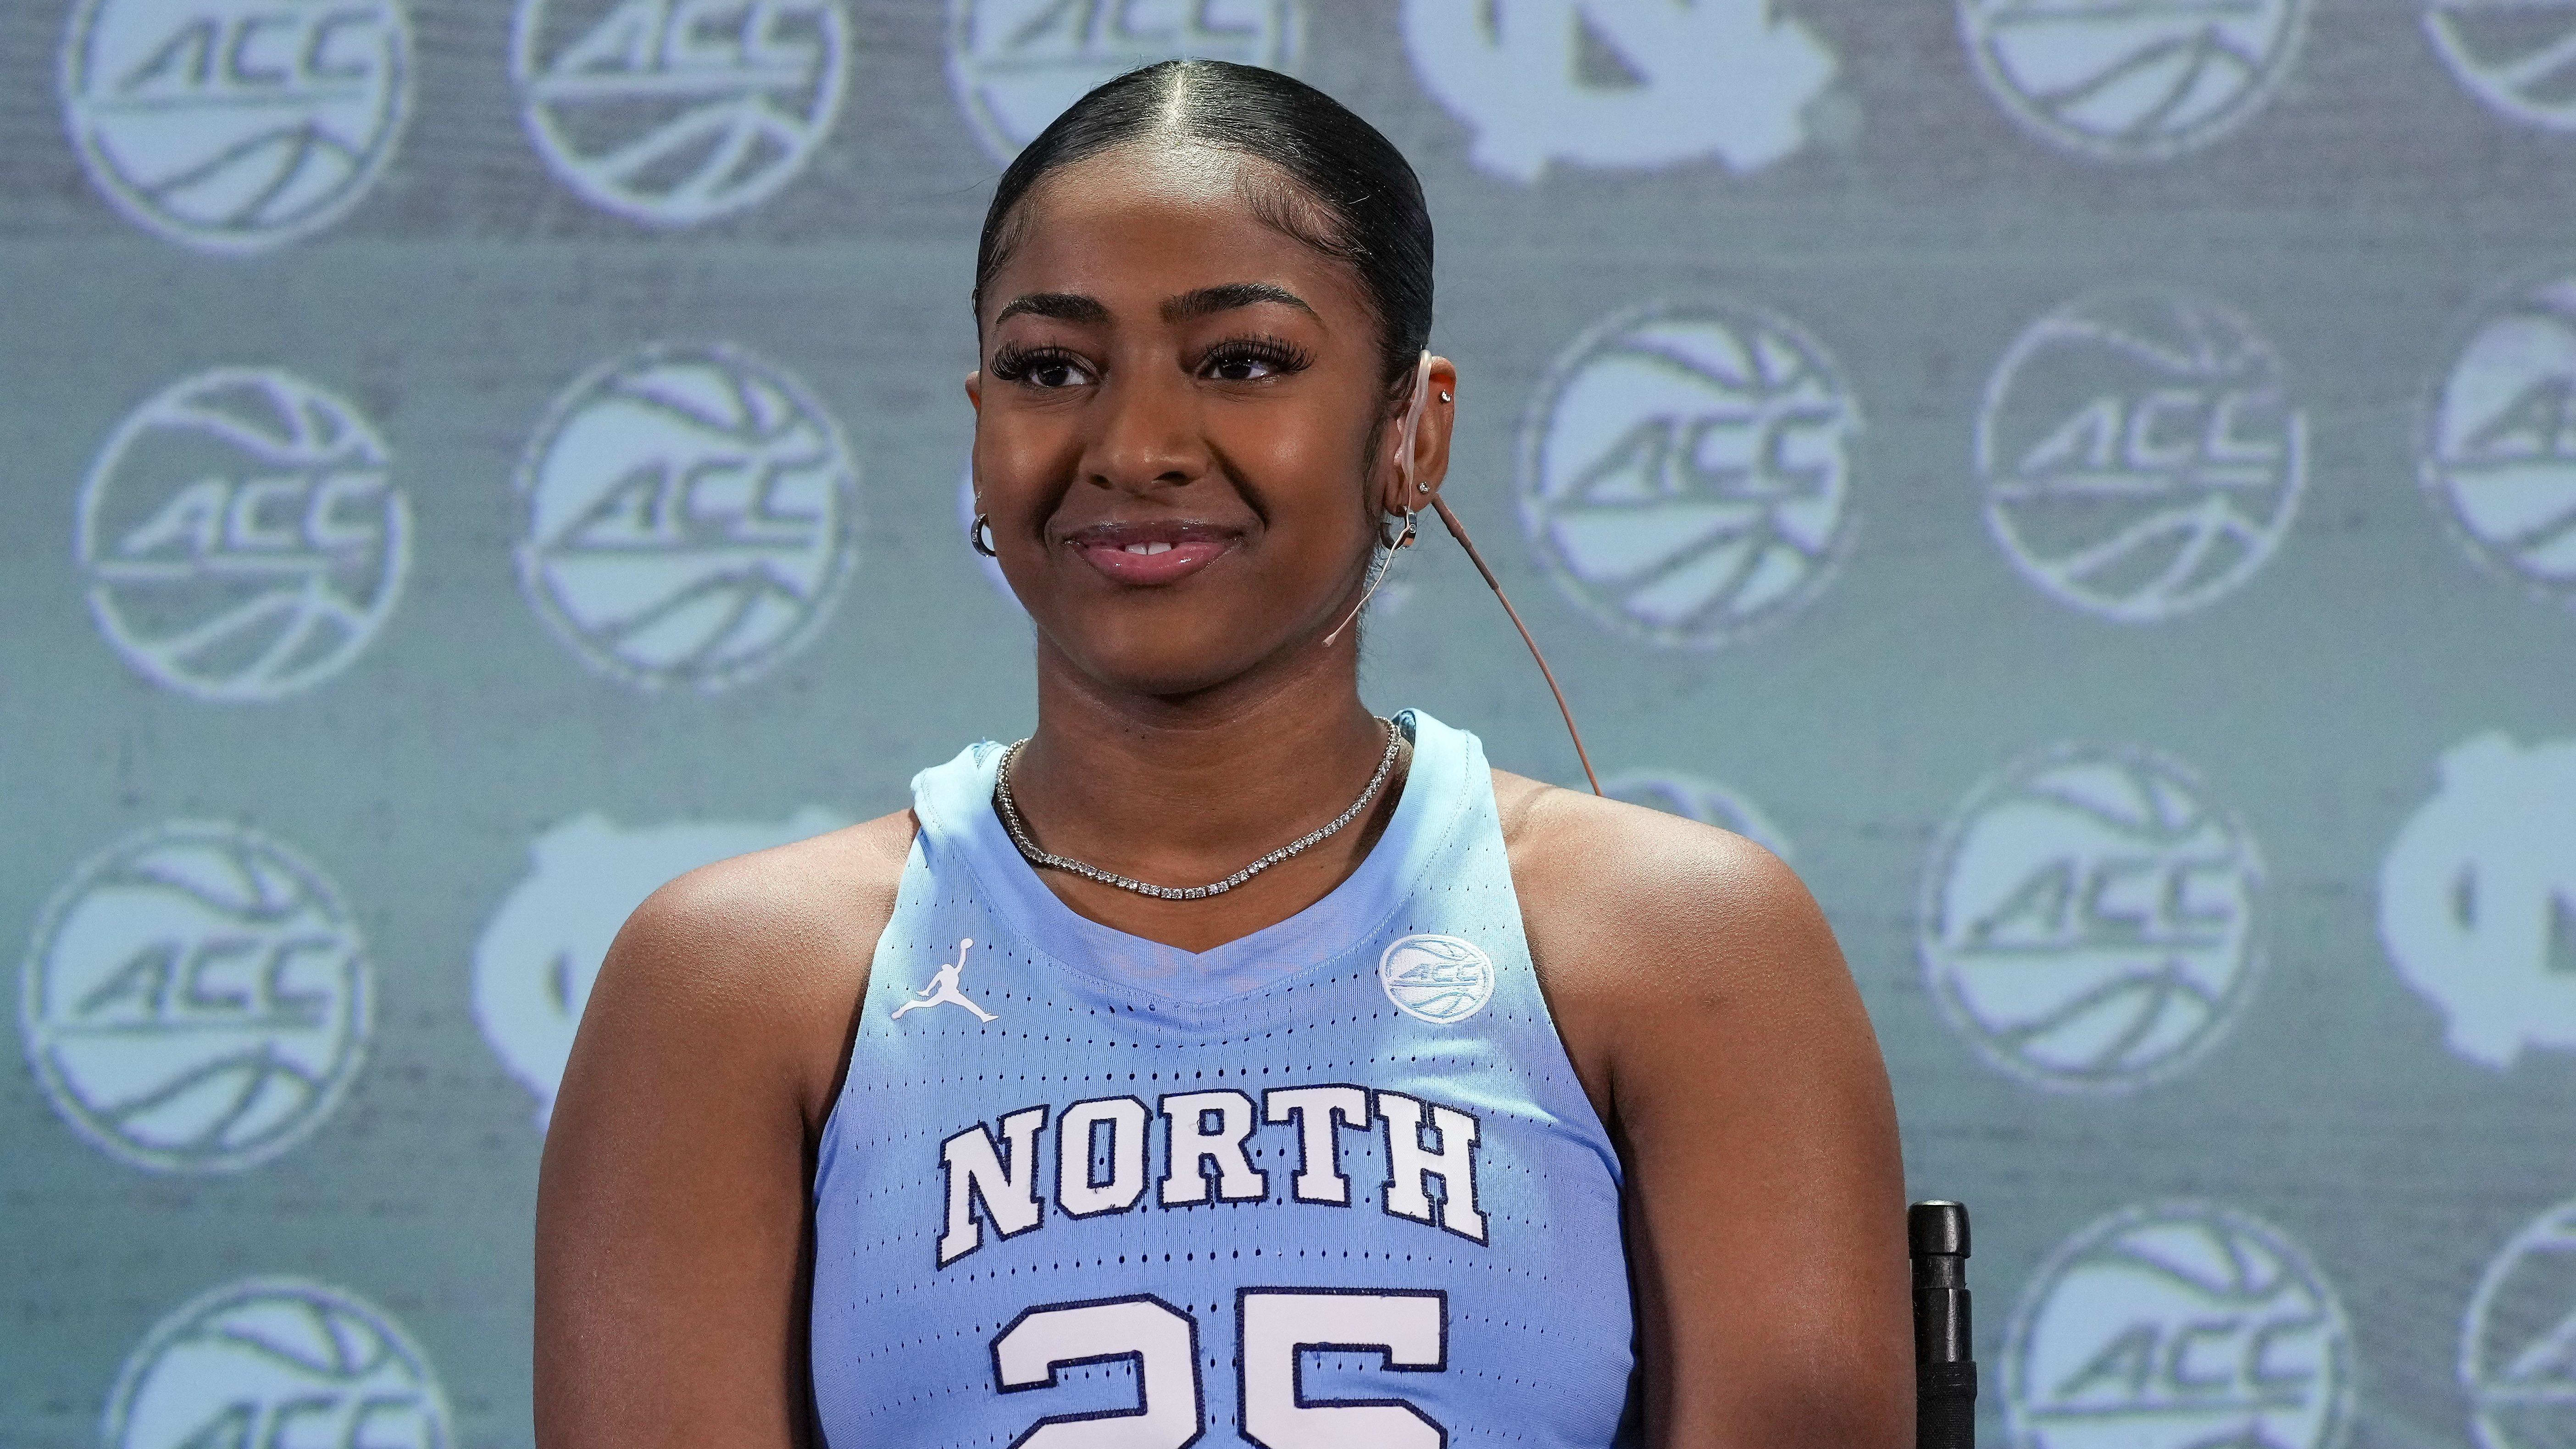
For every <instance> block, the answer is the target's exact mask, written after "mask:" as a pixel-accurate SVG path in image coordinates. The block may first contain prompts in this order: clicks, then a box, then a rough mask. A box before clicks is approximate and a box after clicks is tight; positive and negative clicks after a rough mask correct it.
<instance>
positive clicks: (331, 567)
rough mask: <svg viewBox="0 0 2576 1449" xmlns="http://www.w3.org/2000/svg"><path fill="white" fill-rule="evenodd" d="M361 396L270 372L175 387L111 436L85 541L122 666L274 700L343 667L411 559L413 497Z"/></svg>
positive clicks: (217, 374)
mask: <svg viewBox="0 0 2576 1449" xmlns="http://www.w3.org/2000/svg"><path fill="white" fill-rule="evenodd" d="M392 469H393V460H392V454H391V453H390V451H389V450H388V449H387V448H386V447H385V442H384V439H382V438H381V437H378V436H377V434H376V431H375V429H374V428H373V427H372V426H370V425H369V424H368V422H367V420H366V419H365V418H364V417H363V416H361V415H360V414H359V412H358V410H357V409H356V408H354V407H352V406H350V405H349V404H348V403H346V402H344V401H342V400H340V399H339V398H337V397H334V396H332V395H331V394H330V393H328V392H325V391H323V390H322V389H321V388H318V387H316V386H314V385H313V384H311V383H309V382H305V381H304V380H302V379H300V378H297V377H293V376H290V375H289V374H286V373H283V372H278V371H274V370H268V369H252V368H236V367H225V368H217V369H215V370H214V371H212V372H204V373H199V374H198V375H197V376H195V377H191V378H188V379H187V380H185V381H183V382H179V383H175V384H173V385H171V386H170V387H169V388H167V389H165V390H163V391H162V392H161V393H160V394H158V395H157V396H155V397H153V398H152V399H151V400H149V401H147V402H146V403H144V404H143V405H142V406H141V407H139V408H136V409H135V410H134V411H133V412H132V413H131V414H129V415H128V416H127V417H126V419H125V420H124V421H123V422H121V423H119V424H118V425H117V427H116V431H115V432H114V433H112V434H110V435H109V436H108V440H107V443H106V446H104V447H102V448H101V449H100V450H99V455H98V460H97V462H95V463H93V464H92V465H91V466H90V471H89V477H88V478H87V479H86V480H84V481H83V483H82V484H81V493H80V512H79V519H78V523H77V525H76V527H75V530H74V534H73V542H72V550H73V554H74V556H75V558H76V560H77V562H78V563H79V565H80V568H81V571H82V573H83V574H84V575H86V576H87V578H88V580H89V605H90V615H91V617H92V618H93V619H95V620H96V621H97V622H98V627H99V632H100V633H101V634H103V635H105V636H106V638H107V641H108V642H109V643H110V644H112V645H114V646H115V648H116V652H117V653H118V654H120V655H122V656H124V658H125V662H126V663H128V664H130V665H132V666H133V667H134V668H135V670H136V671H137V672H139V673H141V674H142V675H143V676H144V677H146V678H148V679H150V680H152V681H153V682H154V683H156V684H160V685H163V686H165V687H167V688H170V689H174V690H177V691H178V692H180V693H182V694H186V695H192V696H194V697H196V698H198V699H204V700H221V701H227V702H230V701H244V700H271V699H278V698H282V697H284V696H286V695H290V694H294V693H296V692H298V691H300V690H305V689H310V688H312V687H313V686H315V685H317V684H320V683H321V682H322V681H324V680H326V679H329V678H330V677H331V676H333V675H335V674H337V673H339V672H340V671H341V670H343V669H346V668H347V667H348V666H349V665H350V663H351V662H352V661H354V660H355V659H356V658H357V657H358V655H359V654H360V652H362V651H363V650H364V649H365V648H366V647H367V643H368V641H369V640H371V639H373V638H374V637H375V636H376V633H377V631H378V630H380V629H382V628H383V627H384V624H385V621H386V620H387V619H388V618H390V617H391V616H392V614H393V611H394V605H395V603H396V602H397V601H399V600H400V599H401V597H402V587H403V580H404V577H405V575H406V574H408V572H409V571H410V567H411V508H410V505H409V503H408V502H406V501H405V499H404V497H403V494H402V492H401V490H399V489H397V488H395V487H394V484H393V471H392Z"/></svg>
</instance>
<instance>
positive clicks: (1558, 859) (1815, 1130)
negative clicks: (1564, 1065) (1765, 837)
mask: <svg viewBox="0 0 2576 1449" xmlns="http://www.w3.org/2000/svg"><path fill="white" fill-rule="evenodd" d="M1496 783H1497V786H1498V790H1499V791H1500V793H1501V800H1502V803H1503V806H1504V822H1505V834H1506V839H1507V841H1509V842H1510V846H1511V853H1512V865H1513V881H1514V885H1515V887H1516V888H1517V889H1518V891H1519V893H1520V896H1521V905H1522V912H1523V915H1524V917H1525V918H1526V920H1527V921H1528V924H1529V934H1530V945H1531V952H1532V954H1533V956H1534V957H1535V958H1536V959H1537V961H1538V963H1539V970H1540V978H1541V981H1542V983H1543V985H1544V986H1545V987H1546V990H1547V994H1548V1000H1549V1003H1550V1006H1551V1008H1552V1009H1553V1010H1554V1012H1555V1013H1556V1016H1557V1020H1558V1025H1559V1029H1560V1031H1562V1033H1563V1034H1564V1036H1565V1039H1566V1043H1567V1047H1568V1049H1569V1051H1570V1052H1571V1054H1572V1055H1573V1057H1574V1061H1575V1065H1576V1069H1577V1071H1578V1074H1579V1075H1581V1076H1582V1077H1583V1078H1584V1082H1585V1086H1586V1089H1587V1090H1588V1091H1589V1092H1591V1094H1592V1096H1593V1099H1594V1102H1595V1104H1596V1105H1600V1106H1603V1107H1604V1108H1605V1109H1606V1110H1605V1111H1604V1113H1603V1116H1604V1118H1605V1120H1607V1121H1608V1122H1609V1123H1610V1124H1611V1130H1612V1133H1613V1135H1614V1137H1615V1138H1616V1139H1617V1143H1618V1147H1619V1152H1620V1156H1621V1159H1622V1161H1623V1162H1624V1163H1625V1165H1626V1169H1627V1174H1628V1191H1627V1215H1628V1247H1629V1255H1630V1262H1631V1264H1632V1271H1633V1278H1634V1281H1635V1284H1636V1292H1637V1308H1638V1320H1639V1327H1640V1338H1641V1341H1640V1352H1641V1354H1642V1356H1643V1361H1644V1368H1645V1386H1646V1404H1645V1409H1646V1426H1647V1431H1648V1441H1649V1442H1650V1443H1653V1444H1657V1445H1675V1446H1679V1445H1688V1446H1692V1449H1733V1446H1743V1449H1800V1446H1813V1449H1904V1446H1909V1445H1911V1444H1912V1443H1913V1431H1912V1427H1911V1426H1912V1424H1913V1413H1914V1403H1913V1340H1912V1329H1911V1324H1912V1319H1911V1315H1910V1311H1909V1290H1908V1280H1907V1273H1906V1257H1905V1201H1904V1197H1905V1180H1904V1167H1903V1163H1902V1161H1901V1159H1900V1154H1899V1149H1898V1145H1897V1134H1896V1112H1895V1107H1894V1104H1893V1102H1892V1101H1891V1099H1890V1097H1889V1094H1888V1086H1887V1072H1886V1068H1885V1065H1884V1064H1883V1063H1882V1061H1881V1060H1880V1057H1879V1052H1878V1042H1877V1038H1876V1037H1875V1035H1874V1034H1873V1033H1872V1032H1871V1029H1870V1024H1869V1018H1868V1016H1867V1014H1866V1013H1865V1012H1864V1011H1863V1010H1862V1007H1861V1001H1860V993H1859V991H1858V989H1857V988H1856V987H1855V986H1854V985H1853V983H1852V979H1851V973H1850V972H1849V971H1848V970H1847V969H1845V967H1844V965H1843V960H1842V954H1841V952H1840V951H1839V950H1838V949H1837V948H1836V946H1835V944H1834V939H1833V933H1832V931H1831V930H1830V929H1829V928H1828V927H1827V926H1826V924H1825V920H1824V916H1823V914H1822V913H1821V912H1820V911H1818V910H1817V908H1816V904H1815V902H1814V900H1813V899H1812V898H1811V897H1810V896H1809V895H1808V894H1807V891H1806V888H1805V887H1804V886H1802V885H1801V884H1800V883H1799V882H1798V879H1797V877H1796V876H1794V875H1792V874H1791V873H1790V872H1789V869H1788V868H1787V867H1786V866H1784V865H1782V864H1781V863H1780V862H1779V860H1778V859H1777V858H1775V857H1774V856H1772V855H1771V853H1770V852H1768V851H1766V850H1764V849H1762V848H1761V847H1760V846H1757V845H1754V844H1752V843H1751V842H1749V841H1746V840H1743V839H1741V838H1740V837H1737V836H1734V835H1730V834H1728V833H1726V832H1724V831H1720V830H1714V829H1711V828H1709V827H1707V826H1704V825H1699V824H1696V823H1694V822H1691V821H1687V820H1681V819H1677V818H1674V817H1671V816H1667V815H1661V814H1658V813H1656V812H1653V811H1649V810H1643V809H1639V808H1636V807H1634V806H1628V805H1622V804H1619V803H1617V802H1615V801H1600V800H1595V799H1592V798H1591V797H1588V796H1581V795H1575V794H1572V793H1570V792H1567V791H1563V790H1555V789H1550V788H1547V787H1543V786H1537V785H1535V784H1533V783H1532V782H1529V781H1524V780H1518V779H1517V778H1515V777H1510V776H1498V777H1497V782H1496Z"/></svg>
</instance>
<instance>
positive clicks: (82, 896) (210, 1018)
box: [18, 821, 374, 1172]
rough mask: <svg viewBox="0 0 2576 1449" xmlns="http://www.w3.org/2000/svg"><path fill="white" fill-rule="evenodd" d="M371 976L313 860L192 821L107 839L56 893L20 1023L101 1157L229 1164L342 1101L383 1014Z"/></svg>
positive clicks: (306, 1129)
mask: <svg viewBox="0 0 2576 1449" xmlns="http://www.w3.org/2000/svg"><path fill="white" fill-rule="evenodd" d="M370 974H371V973H370V971H369V969H368V965H367V957H366V950H365V946H364V944H363V943H362V942H361V941H360V940H359V937H358V928H357V925H356V923H355V922H354V921H353V920H352V919H351V918H350V915H349V909H348V907H347V906H346V905H345V904H343V903H342V901H341V899H340V893H339V891H338V890H337V889H336V888H335V887H333V886H332V884H331V882H330V881H328V880H327V879H325V878H324V877H323V875H322V873H321V872H320V871H319V870H316V869H315V868H314V867H313V866H312V865H311V864H310V863H309V862H307V861H305V860H304V859H303V858H302V857H301V856H298V855H296V854H295V853H294V852H292V851H289V850H288V849H287V848H286V847H284V846H282V845H279V844H278V843H277V842H275V841H273V840H269V839H267V838H266V837H264V836H261V835H259V834H257V833H255V832H253V831H250V830H246V829H243V828H241V827H239V826H232V825H219V824H205V823H199V822H192V821H182V822H176V823H173V824H169V825H163V826H160V827H158V828H156V829H152V830H147V831H144V832H142V833H140V834H137V835H132V836H129V837H127V838H126V839H124V840H121V841H119V842H117V843H116V844H115V845H112V846H110V847H108V848H107V849H106V850H104V851H102V852H100V853H99V854H98V855H96V856H94V857H92V858H91V859H90V860H88V861H86V862H84V863H83V864H82V865H81V866H80V868H79V869H78V870H76V871H74V872H73V873H72V878H71V880H70V881H69V882H68V883H67V884H65V885H64V886H63V888H62V889H61V890H59V891H57V892H56V893H55V895H54V898H53V899H52V900H51V901H50V902H48V903H47V904H46V906H45V910H44V914H43V916H42V917H41V918H40V920H39V922H38V924H37V927H36V936H35V941H34V943H33V945H32V946H31V947H30V949H29V951H28V954H27V963H26V967H25V970H24V974H23V976H22V978H21V981H20V989H19V997H18V1024H19V1029H20V1031H21V1032H22V1033H23V1035H24V1038H25V1041H26V1048H27V1061H28V1065H30V1066H31V1067H33V1068H34V1069H35V1074H36V1079H37V1080H38V1081H40V1082H42V1083H43V1084H44V1087H45V1092H46V1094H47V1095H48V1096H50V1097H51V1098H52V1099H53V1103H54V1110H55V1111H57V1112H59V1113H61V1114H62V1117H63V1120H64V1121H66V1122H68V1123H70V1124H71V1125H72V1127H73V1128H74V1129H76V1130H77V1131H79V1133H80V1134H81V1135H82V1136H83V1137H86V1138H88V1139H89V1140H90V1142H91V1143H93V1144H95V1145H96V1146H97V1147H99V1148H100V1149H101V1150H103V1151H105V1152H106V1153H107V1154H108V1155H110V1156H112V1157H115V1158H118V1159H120V1160H122V1161H125V1162H128V1163H132V1164H133V1165H135V1166H137V1167H143V1168H149V1169H152V1170H154V1171H159V1172H222V1171H231V1170H235V1169H239V1168H244V1167H249V1166H252V1165H254V1164H256V1163H260V1162H265V1161H267V1160H268V1159H270V1158H272V1157H275V1156H276V1155H278V1154H279V1153H281V1152H284V1151H286V1150H287V1149H288V1148H290V1147H293V1146H294V1145H295V1144H296V1143H298V1142H301V1141H303V1140H304V1139H305V1138H306V1137H308V1136H310V1135H311V1134H312V1133H313V1131H314V1129H315V1128H317V1127H319V1126H321V1125H322V1123H323V1122H324V1121H325V1120H327V1119H328V1118H329V1117H330V1115H331V1113H332V1110H333V1109H334V1108H336V1107H337V1106H338V1105H339V1102H340V1098H341V1096H342V1094H343V1093H345V1092H346V1091H347V1090H348V1087H349V1083H350V1082H351V1081H352V1080H353V1079H354V1078H355V1077H356V1076H357V1074H358V1068H359V1064H360V1063H361V1061H362V1060H363V1059H364V1057H365V1055H366V1046H367V1037H368V1033H369V1031H370V1030H371V1028H372V1026H373V1024H374V1015H373V1005H372V993H371V991H370Z"/></svg>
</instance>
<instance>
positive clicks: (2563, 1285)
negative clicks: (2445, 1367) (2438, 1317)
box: [2460, 1202, 2576, 1449]
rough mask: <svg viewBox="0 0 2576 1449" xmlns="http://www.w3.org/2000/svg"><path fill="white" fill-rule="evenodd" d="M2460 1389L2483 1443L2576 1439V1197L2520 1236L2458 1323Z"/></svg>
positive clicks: (2515, 1446)
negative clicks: (2468, 1404)
mask: <svg viewBox="0 0 2576 1449" xmlns="http://www.w3.org/2000/svg"><path fill="white" fill-rule="evenodd" d="M2460 1389H2461V1392H2463V1393H2465V1394H2466V1395H2467V1396H2468V1400H2469V1403H2470V1406H2471V1410H2472V1414H2473V1417H2472V1419H2471V1420H2470V1422H2471V1424H2472V1425H2473V1426H2474V1427H2475V1429H2476V1430H2477V1436H2478V1443H2479V1445H2480V1446H2481V1449H2555V1446H2558V1445H2563V1444H2566V1443H2568V1442H2569V1441H2570V1439H2571V1437H2576V1202H2569V1203H2561V1204H2559V1205H2558V1206H2557V1207H2554V1208H2551V1209H2550V1210H2549V1211H2547V1212H2545V1213H2542V1214H2541V1215H2540V1216H2539V1217H2538V1218H2536V1219H2534V1220H2533V1221H2532V1222H2531V1223H2529V1224H2528V1225H2526V1226H2525V1227H2524V1228H2523V1230H2522V1231H2521V1232H2519V1233H2516V1234H2514V1236H2513V1241H2512V1242H2509V1243H2507V1244H2505V1247H2504V1251H2503V1252H2501V1253H2498V1254H2497V1255H2496V1259H2495V1261H2494V1262H2492V1263H2490V1264H2488V1265H2487V1270H2486V1273H2485V1274H2484V1275H2483V1276H2481V1277H2480V1278H2479V1279H2478V1287H2477V1291H2476V1292H2475V1293H2473V1294H2471V1295H2470V1297H2469V1312H2468V1316H2467V1317H2466V1318H2465V1319H2463V1320H2462V1322H2461V1324H2460Z"/></svg>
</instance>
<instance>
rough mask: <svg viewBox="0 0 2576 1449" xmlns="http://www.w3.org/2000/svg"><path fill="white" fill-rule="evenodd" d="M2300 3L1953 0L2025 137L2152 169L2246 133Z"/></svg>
mask: <svg viewBox="0 0 2576 1449" xmlns="http://www.w3.org/2000/svg"><path fill="white" fill-rule="evenodd" d="M2307 10H2308V4H2307V0H2235V3H2230V4H2224V5H2212V4H2209V3H2207V0H1959V33H1960V37H1961V39H1962V40H1963V41H1964V42H1965V43H1966V45H1967V48H1968V55H1969V57H1970V59H1971V60H1973V61H1974V62H1975V65H1976V72H1977V79H1978V80H1980V81H1982V82H1983V83H1984V84H1985V87H1986V92H1987V94H1989V95H1991V96H1993V97H1994V99H1995V101H1996V103H1997V104H1998V105H2001V106H2002V107H2003V109H2004V113H2005V114H2006V115H2008V116H2010V117H2012V118H2013V120H2014V121H2015V122H2017V123H2019V124H2020V125H2021V127H2022V129H2024V130H2026V131H2029V132H2030V133H2031V134H2033V135H2035V136H2038V137H2040V138H2042V139H2044V140H2047V141H2049V142H2051V143H2053V144H2055V145H2058V146H2062V147H2064V148H2066V149H2067V150H2069V151H2073V152H2075V153H2077V154H2079V155H2082V156H2087V157H2090V158H2093V159H2096V160H2104V161H2160V160H2164V159H2167V158H2169V157H2172V156H2175V155H2178V154H2180V153H2182V152H2185V151H2190V150H2194V149H2197V148H2199V147H2202V146H2206V145H2208V144H2209V143H2211V142H2212V141H2215V140H2217V139H2219V138H2220V137H2222V136H2224V135H2226V134H2227V133H2228V132H2230V131H2233V130H2235V129H2236V128H2237V127H2239V126H2241V125H2243V124H2245V122H2246V121H2247V120H2249V119H2251V118H2252V117H2253V116H2254V115H2255V114H2256V113H2257V112H2259V111H2261V110H2262V109H2263V106H2264V103H2265V102H2267V101H2269V100H2270V99H2271V98H2272V95H2273V93H2274V92H2275V91H2276V90H2278V89H2279V88H2280V85H2281V80H2282V77H2284V76H2285V75H2287V74H2288V73H2289V71H2290V67H2291V66H2292V65H2293V64H2294V63H2296V61H2297V59H2298V52H2299V41H2300V39H2301V36H2302V33H2303V32H2304V30H2305V29H2306V25H2307Z"/></svg>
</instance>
